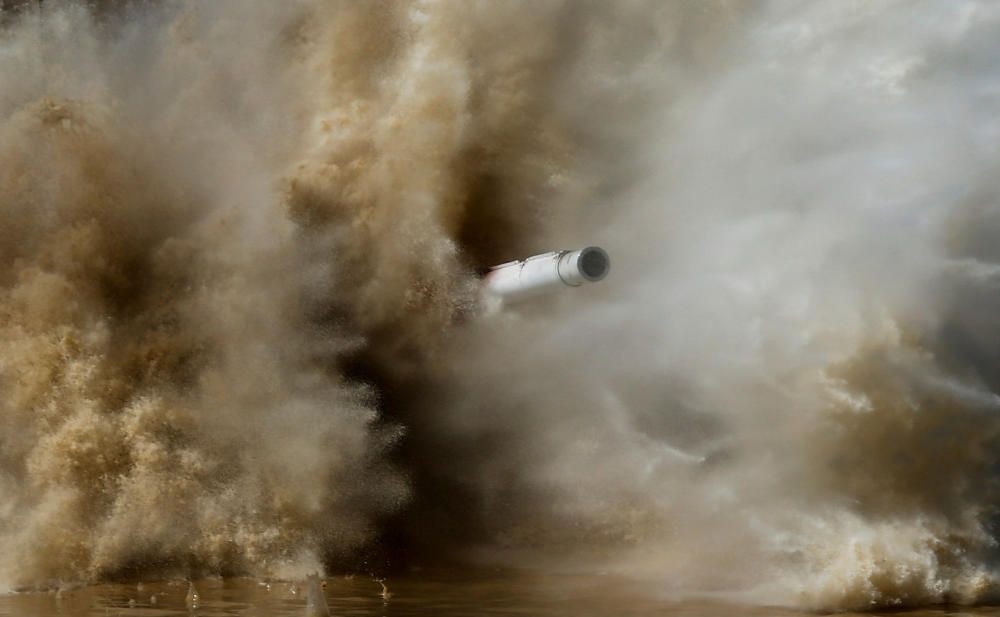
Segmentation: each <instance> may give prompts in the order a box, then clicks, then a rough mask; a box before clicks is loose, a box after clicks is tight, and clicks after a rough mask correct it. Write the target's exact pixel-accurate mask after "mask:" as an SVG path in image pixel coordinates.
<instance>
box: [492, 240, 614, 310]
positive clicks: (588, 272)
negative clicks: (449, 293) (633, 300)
mask: <svg viewBox="0 0 1000 617" xmlns="http://www.w3.org/2000/svg"><path fill="white" fill-rule="evenodd" d="M610 268H611V260H610V258H609V257H608V254H607V252H606V251H605V250H604V249H602V248H600V247H597V246H588V247H586V248H582V249H578V250H575V251H553V252H551V253H543V254H541V255H535V256H534V257H529V258H527V259H522V260H520V261H511V262H508V263H505V264H500V265H499V266H496V267H494V268H492V269H491V270H490V271H489V273H488V274H487V275H486V279H485V289H486V292H487V293H488V294H490V295H492V296H494V297H496V298H499V299H500V300H502V301H504V302H505V303H507V302H517V301H520V300H523V299H525V298H530V297H532V296H537V295H540V294H543V293H546V292H549V291H553V290H556V289H561V288H565V287H580V286H581V285H584V284H587V283H596V282H597V281H599V280H601V279H603V278H604V277H606V276H607V275H608V270H609V269H610Z"/></svg>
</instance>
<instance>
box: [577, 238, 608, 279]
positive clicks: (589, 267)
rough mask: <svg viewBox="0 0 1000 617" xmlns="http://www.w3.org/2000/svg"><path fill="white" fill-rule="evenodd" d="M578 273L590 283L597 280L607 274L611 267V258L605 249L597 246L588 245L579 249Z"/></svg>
mask: <svg viewBox="0 0 1000 617" xmlns="http://www.w3.org/2000/svg"><path fill="white" fill-rule="evenodd" d="M577 263H578V264H579V268H580V274H582V275H583V277H584V278H585V279H587V280H588V281H590V282H591V283H593V282H596V281H599V280H601V279H603V278H604V277H606V276H607V275H608V271H609V270H610V269H611V258H610V257H608V253H607V251H605V250H604V249H602V248H601V247H599V246H588V247H587V248H585V249H581V250H580V257H579V261H578V262H577Z"/></svg>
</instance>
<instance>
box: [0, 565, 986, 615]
mask: <svg viewBox="0 0 1000 617" xmlns="http://www.w3.org/2000/svg"><path fill="white" fill-rule="evenodd" d="M196 588H197V590H198V596H199V597H198V601H197V604H196V606H191V605H190V604H191V603H190V602H189V601H188V599H187V591H188V583H187V582H186V581H174V582H157V583H148V582H147V583H139V584H136V583H128V584H104V585H94V586H89V587H81V588H77V589H68V590H63V591H60V592H52V593H26V594H17V595H8V596H3V597H0V615H3V616H4V617H6V616H8V615H10V616H11V617H15V616H16V617H57V616H64V617H107V616H109V615H115V616H121V617H130V616H134V617H140V616H143V617H155V616H164V617H166V616H169V615H176V616H187V617H191V616H200V617H229V616H235V615H241V616H246V617H292V616H294V617H308V616H309V614H310V613H309V609H308V608H307V603H306V599H305V597H304V596H305V592H304V589H303V587H302V586H301V585H296V584H294V583H289V582H276V581H272V582H265V581H258V580H253V579H209V580H201V581H197V582H196ZM387 588H388V590H389V591H388V593H387V594H386V596H387V597H383V587H382V585H381V584H380V583H379V582H378V581H376V580H373V579H370V578H362V577H353V578H350V579H344V578H339V577H337V578H329V579H327V586H326V597H327V605H328V607H329V611H330V615H332V616H334V617H337V616H344V617H348V616H358V617H367V616H371V617H389V616H393V615H395V616H399V617H404V616H418V615H419V616H427V617H430V616H435V615H436V616H440V617H458V616H475V615H482V616H484V617H515V616H521V617H574V616H577V617H585V616H593V617H654V616H659V617H809V616H815V615H817V614H822V613H815V612H811V613H805V612H801V611H797V610H794V609H789V608H783V607H767V606H750V605H746V604H740V603H738V602H736V601H732V600H729V601H727V600H725V599H719V598H705V597H702V598H677V597H671V596H670V595H669V594H666V593H663V592H662V591H661V590H657V589H656V588H655V587H649V586H644V587H643V586H637V585H635V584H634V583H630V582H628V581H626V580H621V579H616V578H602V577H574V576H551V575H550V576H543V575H539V576H532V577H528V576H520V577H510V576H493V577H479V578H465V579H455V578H454V577H452V578H447V579H440V580H435V579H434V578H425V577H414V578H401V579H398V580H390V581H387ZM841 614H843V615H851V614H852V613H841ZM868 614H873V613H868ZM874 614H876V615H878V614H882V613H878V612H875V613H874ZM887 614H900V613H887ZM904 614H905V615H908V616H910V617H930V616H941V617H944V616H947V615H955V616H960V615H1000V608H996V609H994V608H977V609H968V608H966V609H959V608H947V607H937V608H929V609H926V610H922V611H908V612H906V613H904Z"/></svg>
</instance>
